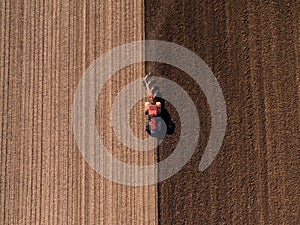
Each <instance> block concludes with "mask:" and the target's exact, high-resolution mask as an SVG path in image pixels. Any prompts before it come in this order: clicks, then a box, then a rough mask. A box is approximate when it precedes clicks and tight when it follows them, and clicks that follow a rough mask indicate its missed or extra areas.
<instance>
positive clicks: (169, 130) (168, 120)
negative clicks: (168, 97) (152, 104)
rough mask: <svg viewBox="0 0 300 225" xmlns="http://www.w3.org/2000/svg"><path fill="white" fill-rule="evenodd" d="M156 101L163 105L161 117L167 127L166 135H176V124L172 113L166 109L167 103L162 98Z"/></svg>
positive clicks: (157, 98)
mask: <svg viewBox="0 0 300 225" xmlns="http://www.w3.org/2000/svg"><path fill="white" fill-rule="evenodd" d="M160 96H161V95H160ZM156 100H157V101H159V102H160V103H161V114H160V115H161V118H162V119H163V120H164V122H165V124H166V126H167V131H166V134H167V135H172V134H174V131H175V124H174V122H173V121H172V118H171V115H170V113H169V112H168V111H167V110H166V108H165V104H166V101H165V100H164V99H163V98H161V97H156Z"/></svg>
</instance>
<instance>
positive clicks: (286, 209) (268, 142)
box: [145, 0, 300, 225]
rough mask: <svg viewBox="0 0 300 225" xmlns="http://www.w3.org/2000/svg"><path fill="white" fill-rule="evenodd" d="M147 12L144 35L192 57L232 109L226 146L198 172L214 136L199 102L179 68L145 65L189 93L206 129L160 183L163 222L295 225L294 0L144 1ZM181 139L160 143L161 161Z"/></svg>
mask: <svg viewBox="0 0 300 225" xmlns="http://www.w3.org/2000/svg"><path fill="white" fill-rule="evenodd" d="M145 8H146V11H145V20H146V21H145V30H146V39H159V40H165V41H170V42H174V43H176V44H179V45H182V46H184V47H187V48H189V49H190V50H192V51H194V52H195V53H197V54H198V55H199V56H200V57H201V58H202V59H203V60H204V61H205V62H206V63H207V64H208V66H209V67H210V68H211V70H212V71H213V73H214V74H215V76H216V78H217V79H218V81H219V83H220V86H221V88H222V90H223V94H224V96H225V100H226V105H227V112H228V125H227V131H226V136H225V139H224V142H223V145H222V148H221V150H220V152H219V154H218V156H217V157H216V159H215V160H214V162H213V164H212V165H211V166H210V167H209V168H208V169H207V170H206V171H204V172H199V171H198V164H199V162H200V159H201V155H202V154H203V150H204V148H205V146H206V143H207V139H208V136H209V132H210V114H209V109H208V108H207V102H206V99H205V96H204V95H203V94H200V95H199V91H197V86H196V85H191V82H192V80H189V79H188V78H187V75H186V74H184V72H182V71H180V70H178V69H175V68H172V67H171V66H167V65H161V64H155V63H147V65H146V68H147V70H148V71H149V72H153V73H154V74H156V75H161V76H164V77H167V78H169V79H172V80H174V81H176V82H177V83H178V84H180V85H181V86H182V87H183V88H184V89H185V90H187V92H188V93H189V94H190V96H191V98H192V99H193V100H194V102H195V103H196V105H197V107H198V111H199V116H200V120H201V121H200V123H201V124H200V126H201V128H202V129H201V133H200V139H199V144H198V147H197V151H196V152H195V154H194V155H193V158H192V160H191V161H190V162H189V163H188V164H187V165H186V166H185V167H184V168H183V169H182V170H181V171H180V172H179V173H178V174H176V175H175V176H173V177H172V178H170V179H169V180H166V181H164V182H162V183H161V184H160V185H159V218H158V219H159V222H160V224H172V225H174V224H299V202H300V199H299V168H300V167H299V160H300V156H299V149H300V145H299V136H300V132H299V118H300V117H299V115H300V106H299V93H300V92H299V84H300V83H299V73H300V69H299V68H300V65H299V50H300V48H299V27H300V26H299V16H298V15H299V2H298V4H297V1H275V2H273V1H272V2H271V1H260V2H258V1H248V2H244V1H226V3H224V2H223V1H174V0H171V1H162V0H161V1H154V0H147V1H146V4H145ZM187 60H188V59H187ZM195 93H197V94H195ZM200 93H201V92H200ZM166 107H167V108H168V105H166ZM170 113H171V116H173V119H174V120H175V122H176V124H178V123H180V121H179V118H178V117H177V115H175V114H174V113H173V112H172V111H170ZM178 135H179V133H178V132H177V133H176V132H175V133H174V135H173V137H169V138H168V139H167V140H166V141H165V142H164V143H163V144H162V146H161V148H160V150H159V158H160V159H163V158H165V157H167V156H168V155H169V154H170V151H172V149H173V148H174V143H173V142H175V140H176V139H177V138H178ZM172 140H173V141H172Z"/></svg>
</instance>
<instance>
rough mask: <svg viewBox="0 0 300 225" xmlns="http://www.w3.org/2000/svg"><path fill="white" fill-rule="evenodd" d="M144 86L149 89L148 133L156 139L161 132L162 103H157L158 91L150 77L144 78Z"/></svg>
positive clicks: (146, 107) (146, 111)
mask: <svg viewBox="0 0 300 225" xmlns="http://www.w3.org/2000/svg"><path fill="white" fill-rule="evenodd" d="M143 84H144V86H145V87H146V89H147V93H148V96H149V101H148V102H145V114H146V115H147V120H148V122H147V123H146V124H145V125H146V131H147V132H148V134H150V135H151V136H153V137H156V136H157V135H158V133H159V132H160V131H161V125H162V124H161V118H160V115H161V103H160V102H159V101H157V99H156V95H157V93H158V89H157V88H156V87H155V85H154V81H151V78H150V76H149V75H146V76H145V77H144V78H143Z"/></svg>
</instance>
